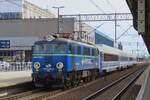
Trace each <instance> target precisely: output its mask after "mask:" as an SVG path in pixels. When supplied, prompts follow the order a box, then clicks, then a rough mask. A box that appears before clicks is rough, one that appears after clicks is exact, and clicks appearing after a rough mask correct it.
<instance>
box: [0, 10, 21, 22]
mask: <svg viewBox="0 0 150 100" xmlns="http://www.w3.org/2000/svg"><path fill="white" fill-rule="evenodd" d="M21 17H22V13H21V12H7V13H0V19H1V20H8V19H21Z"/></svg>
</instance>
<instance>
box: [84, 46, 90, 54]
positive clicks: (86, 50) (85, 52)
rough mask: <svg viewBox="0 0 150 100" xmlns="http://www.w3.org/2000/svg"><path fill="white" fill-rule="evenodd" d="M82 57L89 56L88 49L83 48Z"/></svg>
mask: <svg viewBox="0 0 150 100" xmlns="http://www.w3.org/2000/svg"><path fill="white" fill-rule="evenodd" d="M83 55H90V48H88V47H84V48H83Z"/></svg>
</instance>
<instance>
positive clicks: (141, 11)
mask: <svg viewBox="0 0 150 100" xmlns="http://www.w3.org/2000/svg"><path fill="white" fill-rule="evenodd" d="M138 32H139V34H144V33H145V0H138Z"/></svg>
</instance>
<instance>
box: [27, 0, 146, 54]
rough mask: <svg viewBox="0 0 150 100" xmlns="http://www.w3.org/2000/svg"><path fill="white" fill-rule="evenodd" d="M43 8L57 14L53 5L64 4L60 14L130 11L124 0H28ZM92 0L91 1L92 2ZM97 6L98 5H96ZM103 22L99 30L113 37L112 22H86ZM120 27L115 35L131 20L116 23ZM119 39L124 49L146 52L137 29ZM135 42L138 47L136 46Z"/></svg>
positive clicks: (123, 29)
mask: <svg viewBox="0 0 150 100" xmlns="http://www.w3.org/2000/svg"><path fill="white" fill-rule="evenodd" d="M28 1H30V2H32V3H34V4H36V5H38V6H40V7H42V8H44V9H49V10H50V11H51V12H53V13H54V14H57V11H56V9H53V8H52V7H53V6H64V7H65V8H63V9H61V12H60V13H61V14H80V13H114V12H121V13H123V12H124V13H128V12H130V10H129V8H128V6H127V4H126V0H28ZM92 1H93V2H92ZM96 6H98V7H96ZM102 23H104V25H103V26H102V27H100V28H99V30H100V31H101V32H104V33H105V34H106V35H108V36H110V37H111V38H113V39H114V32H115V30H114V22H96V23H91V22H90V23H88V24H89V25H91V26H92V27H96V26H98V25H100V24H102ZM117 24H118V25H119V26H120V27H118V28H117V36H120V35H121V34H122V33H123V32H124V31H125V30H126V29H127V28H129V27H130V25H132V21H123V22H118V23H117ZM119 41H121V42H122V43H124V51H127V52H130V53H131V52H133V53H134V54H136V53H137V51H135V50H137V48H138V49H139V50H140V52H139V54H147V53H148V52H147V49H146V47H145V46H143V39H142V38H141V37H140V36H138V34H137V31H135V30H134V28H131V29H130V30H129V31H128V32H127V33H126V35H124V36H123V37H122V38H121V39H120V40H119ZM137 42H139V43H138V47H137Z"/></svg>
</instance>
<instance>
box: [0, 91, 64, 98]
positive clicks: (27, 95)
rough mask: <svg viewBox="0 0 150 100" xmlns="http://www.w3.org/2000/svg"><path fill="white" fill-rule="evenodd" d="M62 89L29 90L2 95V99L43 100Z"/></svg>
mask: <svg viewBox="0 0 150 100" xmlns="http://www.w3.org/2000/svg"><path fill="white" fill-rule="evenodd" d="M61 91H62V90H45V89H36V90H31V91H27V92H22V93H18V94H15V95H11V96H7V97H2V98H0V100H41V99H44V98H46V97H49V96H53V95H55V94H57V93H60V92H61Z"/></svg>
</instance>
